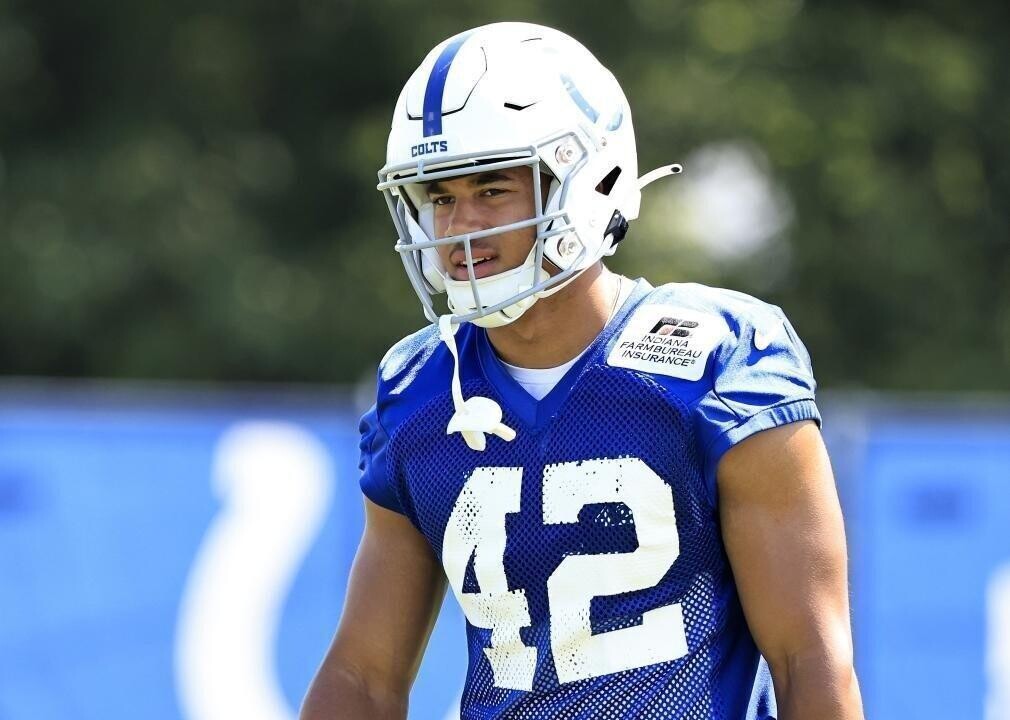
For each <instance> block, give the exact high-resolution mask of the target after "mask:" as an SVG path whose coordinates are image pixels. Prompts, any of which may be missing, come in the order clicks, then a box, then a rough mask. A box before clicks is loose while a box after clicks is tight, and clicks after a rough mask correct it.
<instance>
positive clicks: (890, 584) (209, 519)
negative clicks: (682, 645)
mask: <svg viewBox="0 0 1010 720" xmlns="http://www.w3.org/2000/svg"><path fill="white" fill-rule="evenodd" d="M823 408H824V410H825V412H824V414H825V419H826V429H825V432H826V437H827V439H828V443H829V446H830V449H831V451H832V458H833V462H834V464H835V468H836V473H837V476H838V482H839V489H840V492H841V495H842V500H843V505H844V507H845V511H846V521H847V523H848V530H849V542H850V556H851V575H852V586H853V611H854V630H855V641H856V651H857V671H858V672H859V674H860V680H861V682H862V687H863V692H864V698H865V701H866V709H867V716H868V717H877V718H885V719H886V718H907V717H915V718H951V717H957V718H975V717H986V718H987V720H1005V718H1010V702H1008V696H1010V529H1008V525H1010V522H1008V518H1010V407H1008V408H995V409H994V408H992V407H988V408H975V409H971V408H969V409H966V408H965V407H964V406H963V405H957V406H955V405H949V404H941V403H933V404H929V405H922V404H916V405H910V404H908V403H896V402H892V403H888V404H881V403H880V402H879V401H874V402H849V401H846V402H842V401H836V402H834V403H830V402H829V403H825V404H824V405H823ZM358 412H359V410H358V408H357V407H356V406H355V403H354V402H353V400H352V398H351V397H349V396H345V395H340V394H329V395H323V393H313V394H311V395H310V394H308V393H306V394H304V395H302V394H298V393H292V392H289V391H281V392H267V391H262V392H261V391H256V392H252V393H225V392H221V391H214V392H205V391H201V390H193V389H191V390H164V389H162V390H152V389H145V390H142V391H136V390H133V391H125V392H124V391H122V390H121V389H119V388H118V387H112V388H108V387H103V388H98V389H84V390H82V389H80V388H61V389H59V390H54V389H52V388H48V387H46V388H41V389H34V388H32V389H28V390H25V389H23V388H22V389H18V388H13V389H12V388H7V389H5V390H4V391H2V392H0V718H3V719H4V720H7V719H8V718H12V719H15V720H28V719H30V720H50V719H52V720H57V719H59V720H63V719H65V718H75V719H79V720H92V719H94V720H115V719H117V718H124V719H125V718H130V719H131V720H132V719H133V718H145V720H176V719H180V718H181V719H184V720H233V719H234V718H236V717H242V718H244V720H257V719H260V720H288V719H290V718H294V717H296V715H297V707H298V703H299V702H300V700H301V697H302V695H303V693H304V692H305V688H306V686H307V684H308V681H309V680H310V678H311V676H312V674H313V672H314V670H315V667H316V665H317V664H318V662H319V661H320V659H321V658H322V655H323V653H324V652H325V649H326V647H327V645H328V644H329V640H330V637H331V635H332V632H333V630H334V628H335V626H336V623H337V621H338V619H339V615H340V610H341V606H342V603H343V596H344V591H345V589H346V579H347V573H348V569H349V567H350V563H351V561H352V559H353V556H354V552H355V549H356V546H357V541H358V538H359V535H360V532H361V524H362V510H361V502H362V501H361V495H360V492H359V490H358V487H357V470H356V465H357V416H358ZM462 624H463V620H462V615H461V613H460V612H459V610H458V608H457V607H456V603H455V601H454V600H452V599H451V598H449V599H448V600H447V602H446V606H445V608H444V610H443V613H442V617H441V618H440V620H439V624H438V626H437V628H436V631H435V633H434V635H433V637H432V640H431V644H430V646H429V652H428V654H427V656H426V659H425V663H424V665H423V667H422V670H421V674H420V677H419V679H418V682H417V685H416V686H415V692H414V694H413V695H412V700H411V703H412V704H411V717H412V718H418V719H420V718H425V719H426V720H428V719H431V718H435V719H436V720H441V718H445V717H452V716H453V712H454V708H455V707H456V704H457V699H458V694H459V691H460V689H461V685H462V679H463V672H464V663H465V652H464V647H465V646H464V643H463V628H462Z"/></svg>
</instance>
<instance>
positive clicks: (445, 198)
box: [428, 195, 452, 206]
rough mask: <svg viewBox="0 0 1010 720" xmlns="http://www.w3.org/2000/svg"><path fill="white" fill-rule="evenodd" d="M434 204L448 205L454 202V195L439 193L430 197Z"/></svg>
mask: <svg viewBox="0 0 1010 720" xmlns="http://www.w3.org/2000/svg"><path fill="white" fill-rule="evenodd" d="M428 199H429V201H430V202H431V204H432V205H435V206H438V205H448V204H449V203H451V202H452V195H439V196H438V197H432V198H428Z"/></svg>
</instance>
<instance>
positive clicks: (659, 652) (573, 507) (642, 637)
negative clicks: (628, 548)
mask: <svg viewBox="0 0 1010 720" xmlns="http://www.w3.org/2000/svg"><path fill="white" fill-rule="evenodd" d="M617 502H621V503H624V504H625V505H627V506H628V507H629V508H631V513H632V516H633V517H634V518H635V531H636V532H637V534H638V549H637V550H635V551H634V552H631V553H611V554H607V555H569V556H568V557H566V558H565V559H564V560H563V561H562V562H561V564H560V565H558V568H557V570H555V571H554V573H553V574H552V575H551V576H550V578H548V580H547V598H548V602H549V604H550V609H551V649H552V650H553V651H554V665H555V667H556V668H557V671H558V682H562V683H566V682H571V681H573V680H583V679H585V678H590V677H596V676H598V675H608V674H610V673H615V672H619V671H621V670H630V669H631V668H636V667H643V666H645V665H652V664H654V663H659V662H666V661H667V660H675V659H677V658H679V657H680V656H681V655H685V654H687V636H686V634H685V632H684V613H683V610H682V609H681V606H680V605H679V604H677V603H675V604H673V605H666V606H664V607H659V608H655V609H654V610H649V611H648V612H645V613H643V614H642V624H641V625H637V626H634V627H628V628H622V629H620V630H612V631H610V632H605V633H600V634H598V635H593V629H592V626H591V625H590V622H589V604H590V601H591V600H592V599H593V598H594V597H595V596H597V595H617V594H619V593H626V592H633V591H635V590H644V589H646V588H649V587H652V586H654V585H656V584H657V583H658V582H659V581H660V580H662V579H663V576H664V575H666V572H667V571H668V570H669V569H670V566H671V565H673V562H674V561H675V560H676V559H677V556H678V555H680V541H679V538H678V537H677V518H676V516H675V515H674V511H673V492H672V491H671V490H670V487H669V486H668V485H667V484H666V483H664V482H663V480H662V478H660V477H659V476H658V475H657V474H656V473H655V472H653V470H652V468H650V467H649V466H648V465H646V464H645V463H644V462H642V461H641V460H639V459H637V458H628V459H624V460H590V461H584V462H579V463H561V464H560V465H549V466H548V467H546V468H545V469H544V522H545V523H548V524H553V523H573V522H577V521H578V517H579V510H581V509H582V507H583V506H585V505H589V504H591V503H617Z"/></svg>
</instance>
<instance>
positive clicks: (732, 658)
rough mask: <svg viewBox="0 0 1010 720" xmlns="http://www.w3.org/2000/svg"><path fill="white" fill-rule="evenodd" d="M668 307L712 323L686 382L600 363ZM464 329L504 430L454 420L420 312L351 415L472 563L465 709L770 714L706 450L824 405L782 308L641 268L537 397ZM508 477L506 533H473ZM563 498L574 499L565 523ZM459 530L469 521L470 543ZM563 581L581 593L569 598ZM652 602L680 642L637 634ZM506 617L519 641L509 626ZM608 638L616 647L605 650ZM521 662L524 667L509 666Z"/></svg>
mask: <svg viewBox="0 0 1010 720" xmlns="http://www.w3.org/2000/svg"><path fill="white" fill-rule="evenodd" d="M674 311H678V312H679V311H683V312H684V313H693V314H692V315H691V317H695V318H700V320H696V321H694V326H699V323H700V328H701V329H704V328H705V327H706V326H707V327H708V329H709V330H712V329H713V328H714V329H715V331H716V332H714V334H712V337H713V338H714V340H713V341H712V343H711V344H710V345H708V346H695V347H700V348H701V350H698V351H697V352H698V353H699V356H698V358H697V360H698V362H699V363H702V362H703V363H704V366H703V369H702V367H701V366H699V368H698V370H699V374H700V377H699V378H698V379H690V378H689V377H685V375H687V374H688V373H687V372H680V371H679V370H677V371H674V372H648V371H644V370H641V369H633V368H628V367H622V366H620V365H619V364H615V363H614V362H612V361H613V356H612V352H613V350H614V348H615V346H617V344H618V342H619V340H620V339H621V338H622V337H625V335H622V331H626V330H627V329H628V328H632V329H633V328H634V327H635V326H636V325H635V324H636V323H638V324H640V321H642V320H645V321H647V323H651V322H652V320H653V316H662V317H663V319H664V321H665V320H666V319H668V318H667V315H668V314H669V313H671V312H674ZM694 326H692V327H694ZM457 345H458V347H459V352H460V372H461V378H462V380H463V394H464V396H465V397H472V396H474V395H483V396H486V397H490V398H493V399H494V400H496V401H497V402H498V403H499V404H500V405H501V406H502V408H503V410H504V421H505V423H506V424H507V425H509V426H510V427H513V428H515V429H516V430H517V437H516V439H515V440H513V441H512V442H511V443H506V442H503V441H501V440H500V439H498V438H491V439H489V443H488V447H487V449H486V450H485V451H484V452H481V453H478V452H474V451H472V450H470V449H469V448H467V447H466V445H465V443H464V442H463V440H462V438H461V437H460V436H459V435H452V436H449V435H446V430H445V428H446V424H447V423H448V421H449V418H450V416H451V415H452V412H453V405H452V400H451V397H450V392H449V379H450V377H451V373H452V360H451V358H450V357H449V353H448V350H447V349H446V348H444V347H443V346H441V345H440V344H439V340H438V335H437V332H434V331H433V330H432V329H426V330H423V331H421V332H420V333H417V334H415V335H413V336H411V337H409V338H407V339H406V340H404V341H402V342H401V343H400V344H398V345H397V346H395V347H394V348H393V349H392V350H391V351H390V353H388V354H387V356H386V357H385V358H384V359H383V362H382V363H381V365H380V372H379V385H378V391H377V402H376V406H375V407H374V408H373V409H372V410H371V411H369V413H367V414H366V415H365V417H364V418H363V419H362V423H361V432H362V442H361V448H362V453H361V458H362V461H361V467H362V479H361V486H362V490H363V491H364V492H365V494H366V495H367V496H368V497H369V498H370V499H371V500H372V501H373V502H376V503H378V504H380V505H382V506H384V507H386V508H389V509H392V510H395V511H397V512H401V513H403V514H404V515H406V516H407V517H408V518H409V519H410V521H411V522H412V523H413V524H414V525H415V526H416V527H417V528H418V529H419V531H420V532H421V533H422V534H423V535H424V536H425V538H427V540H428V541H429V543H430V544H431V546H432V548H433V550H434V552H435V553H436V555H437V556H438V557H439V558H440V559H441V560H442V561H443V563H445V564H446V567H447V569H448V568H449V567H450V566H452V564H453V563H454V562H455V563H456V566H458V564H459V561H460V557H463V558H464V561H465V557H466V555H469V560H468V561H465V562H466V571H465V573H463V574H462V576H461V577H453V576H450V584H451V585H452V586H453V590H454V592H455V593H456V594H457V598H458V599H459V600H460V601H461V604H463V605H464V609H465V610H468V612H467V638H468V644H469V660H470V662H469V667H468V672H467V680H466V686H465V690H464V693H463V699H462V702H461V709H460V713H461V718H463V719H464V720H471V719H474V720H476V719H478V718H479V719H490V718H513V719H515V720H535V719H539V718H552V719H555V718H559V719H562V720H580V719H582V718H605V719H610V718H615V719H616V718H642V719H643V720H666V719H668V718H686V719H689V720H702V719H705V720H724V719H725V720H730V719H732V720H738V719H744V718H746V719H747V720H750V719H751V718H754V719H759V718H774V717H775V703H774V697H773V695H772V691H771V683H770V678H769V676H768V673H767V669H766V668H765V667H764V666H763V664H761V658H760V655H759V653H758V651H757V649H756V647H755V645H754V642H753V639H752V638H751V635H750V632H749V630H748V628H747V625H746V622H745V620H744V618H743V614H742V611H741V608H740V602H739V598H738V596H737V593H736V588H735V586H734V584H733V578H732V573H731V571H730V568H729V564H728V560H727V558H726V554H725V550H724V548H723V545H722V542H721V537H720V530H719V524H718V510H717V494H716V491H715V490H716V488H715V467H716V465H717V464H718V460H719V458H720V457H721V456H722V454H723V453H724V452H725V451H726V450H728V449H729V448H730V447H732V446H733V445H734V444H736V443H738V442H740V441H741V440H743V439H744V438H746V437H748V436H749V435H751V434H753V433H754V432H758V431H760V430H762V429H765V428H769V427H773V426H775V425H780V424H783V423H787V422H793V421H796V420H803V419H810V420H815V421H817V422H819V415H818V412H817V409H816V406H815V404H814V401H813V397H814V387H815V386H814V381H813V377H812V372H811V369H810V362H809V356H808V355H807V353H806V351H805V349H804V348H803V346H802V344H801V343H800V341H799V340H798V339H797V338H796V335H795V333H794V332H793V330H792V328H791V327H790V326H789V324H788V321H786V320H785V318H784V317H783V315H782V313H781V311H779V310H778V309H777V308H774V307H772V306H769V305H766V304H764V303H761V302H759V301H757V300H754V299H753V298H749V297H747V296H745V295H742V294H739V293H732V292H729V291H725V290H716V289H712V288H707V287H704V286H700V285H666V286H662V287H660V288H656V289H653V288H651V287H650V286H649V285H648V283H645V282H644V281H639V282H638V284H637V285H636V288H635V291H634V292H633V294H632V297H631V298H630V299H629V301H628V302H626V303H625V305H624V307H623V308H622V309H621V311H620V312H619V313H618V316H617V317H615V318H614V321H613V322H611V323H610V325H608V327H607V328H606V329H605V330H604V331H603V333H601V335H600V336H599V337H598V338H597V339H596V341H594V343H593V344H592V345H590V347H589V348H588V350H587V351H586V352H585V354H584V355H583V356H582V357H581V358H580V359H579V361H578V362H577V363H576V364H575V365H574V366H573V367H572V368H571V369H570V370H569V371H568V373H567V374H566V375H565V377H564V378H562V380H561V381H560V382H559V383H558V385H557V386H556V387H555V388H554V389H553V390H552V391H551V392H550V393H548V395H547V396H546V397H544V398H543V399H542V400H541V401H536V400H534V399H533V398H531V397H530V396H529V395H528V394H526V393H525V392H524V391H523V390H522V389H521V388H520V387H519V386H518V384H517V383H516V382H515V381H514V380H513V379H512V378H511V377H509V375H508V374H507V372H506V371H505V370H504V368H502V367H501V365H500V363H498V362H497V361H496V359H495V356H494V351H493V349H492V348H491V346H490V343H489V342H488V340H487V336H486V333H485V331H483V330H481V329H479V328H476V327H474V326H471V325H466V326H464V327H463V328H461V329H460V330H459V332H458V333H457ZM481 473H485V474H484V475H482V474H481ZM487 473H491V475H487ZM495 473H497V475H495ZM607 473H610V474H609V475H608V474H607ZM562 476H564V477H568V478H570V479H571V478H574V480H570V481H565V482H569V484H568V485H566V484H564V482H562V481H561V480H559V478H561V477H562ZM604 476H606V477H604ZM478 478H487V479H488V482H486V483H484V484H479V483H478ZM509 479H510V481H514V482H515V483H517V484H516V485H515V487H516V488H517V489H516V491H515V492H516V494H515V497H514V498H513V500H514V504H513V505H512V506H510V507H509V508H508V510H509V511H508V512H505V511H504V510H501V509H499V511H498V512H499V514H498V515H495V518H496V520H495V522H497V523H500V525H501V528H500V530H501V532H500V536H499V535H497V534H494V537H493V538H491V536H482V535H480V533H479V532H477V531H475V530H474V528H475V527H476V525H475V524H476V523H479V522H482V520H481V518H483V517H484V516H483V515H480V513H482V512H484V513H487V512H490V513H492V514H493V513H494V512H495V509H494V507H493V506H494V502H496V501H497V500H496V498H492V497H491V496H490V495H488V496H487V497H486V498H482V497H481V493H492V492H500V491H501V488H502V487H503V485H502V483H503V482H505V480H509ZM495 483H498V484H497V485H495ZM610 483H613V485H614V487H607V485H608V484H610ZM657 483H658V484H659V485H658V487H659V488H661V489H662V491H661V492H660V494H659V495H656V494H655V491H656V488H657ZM591 488H595V489H592V490H590V489H591ZM594 493H595V494H594ZM650 493H651V494H650ZM573 496H578V497H573ZM657 499H658V502H657ZM671 501H672V502H671ZM482 503H484V504H483V505H482ZM559 503H561V504H563V505H566V506H567V507H569V510H570V511H571V509H572V508H574V509H575V511H577V512H573V514H571V516H570V517H567V518H564V519H563V520H561V521H559V520H558V517H557V516H558V509H557V508H558V504H559ZM573 503H574V505H573ZM657 507H658V509H656V508H657ZM489 508H490V509H489ZM664 508H665V509H664ZM478 516H479V517H478ZM664 523H665V524H664ZM489 527H492V530H493V531H494V533H497V532H498V530H499V529H498V528H497V525H495V524H494V523H492V524H491V525H490V526H489ZM652 528H659V529H661V530H662V532H659V533H656V532H652V531H651V529H652ZM461 533H462V534H463V535H464V536H466V537H471V536H472V537H474V538H476V541H475V543H474V546H473V547H472V548H471V547H470V546H469V545H466V544H464V545H463V546H462V550H463V552H464V555H462V556H460V555H459V552H460V546H459V541H458V539H457V538H458V537H460V536H461ZM467 533H470V535H467ZM474 533H476V534H474ZM482 538H483V540H484V544H482V543H481V540H482ZM488 538H491V539H490V540H489V539H488ZM492 540H493V542H492ZM496 543H497V544H496ZM496 563H497V564H496ZM578 563H585V564H584V565H578ZM456 566H454V567H456ZM576 567H585V568H603V569H605V572H600V573H593V572H588V573H578V572H576V573H574V574H573V573H572V572H570V571H571V570H572V569H573V568H576ZM489 568H491V569H490V570H489ZM494 568H500V572H501V573H503V575H504V578H503V580H502V582H503V583H507V588H505V587H499V588H497V589H495V588H491V587H482V582H484V581H488V582H489V583H493V582H495V581H496V577H497V575H495V572H499V571H496V570H494ZM482 569H483V570H482ZM482 572H483V575H482ZM489 578H490V580H489ZM565 578H567V580H565ZM643 578H645V580H644V581H643ZM566 582H567V583H568V584H567V585H566V584H565V583H566ZM593 587H599V588H601V590H602V591H601V592H598V593H594V592H592V588H593ZM586 588H588V589H589V590H588V592H585V590H586ZM495 592H498V594H497V595H496V594H495ZM571 592H583V596H584V598H583V599H584V600H585V602H583V604H582V605H579V603H578V602H569V598H568V596H567V595H566V593H571ZM506 595H507V596H508V597H505V596H506ZM517 597H519V598H520V599H519V600H517ZM474 600H479V601H480V602H477V603H474V602H473V601H474ZM516 602H518V603H519V608H520V609H519V610H518V611H516V610H515V607H516V605H515V603H516ZM481 603H483V604H481ZM503 603H505V604H503ZM509 603H511V605H509ZM509 607H511V608H512V609H511V610H508V608H509ZM475 608H476V609H475ZM673 609H675V610H673ZM671 610H673V611H672V612H671ZM517 612H518V614H516V613H517ZM510 613H511V614H510ZM659 615H662V616H663V617H664V618H665V620H664V621H663V622H664V624H662V625H655V624H653V625H650V626H649V627H663V628H666V629H669V628H675V629H679V630H680V631H681V632H682V633H683V637H684V640H685V641H686V644H685V646H684V647H683V649H682V650H676V651H673V650H670V647H672V646H673V645H675V644H676V643H675V642H674V639H673V637H672V636H671V637H670V639H669V642H668V643H667V642H666V637H663V638H662V642H659V643H656V642H655V641H654V640H649V639H646V640H644V641H643V640H642V636H641V634H638V635H636V633H635V630H634V629H635V628H637V627H640V626H641V627H644V626H646V625H647V624H648V623H651V622H652V621H653V620H655V619H656V618H658V617H659ZM517 618H518V619H517ZM647 621H648V623H647ZM580 623H581V624H582V625H588V628H589V630H588V631H586V632H583V634H582V635H579V634H578V632H577V630H575V631H573V630H572V628H576V629H577V628H578V627H579V626H580ZM517 627H518V640H516V639H515V638H513V639H512V641H510V642H511V643H512V644H511V646H510V645H509V642H503V641H502V640H501V638H503V637H505V636H506V635H508V632H511V631H514V630H516V628H517ZM496 633H501V635H500V636H496ZM496 637H498V640H497V641H496ZM601 638H603V639H604V640H605V641H606V642H605V643H604V646H605V647H609V648H611V651H610V652H609V653H604V654H603V655H601V654H600V652H598V647H600V645H599V643H598V640H599V639H601ZM635 638H637V639H635ZM496 642H497V646H496ZM643 642H644V644H645V645H649V646H650V647H651V649H648V648H647V649H643V648H642V647H641V646H642V643H643ZM636 643H637V645H636ZM650 643H652V644H654V645H656V647H652V646H651V645H650ZM594 647H597V650H594ZM496 648H497V649H496ZM509 648H511V649H509ZM624 648H627V652H626V653H625V652H623V649H624ZM503 653H504V656H505V657H504V659H503ZM558 653H560V655H559V654H558ZM650 653H652V654H650ZM635 658H638V659H637V660H636V659H635ZM641 658H645V660H642V659H641ZM653 660H655V661H653ZM496 663H497V664H496ZM515 667H521V668H526V669H525V670H523V671H522V672H523V673H525V672H528V676H524V677H523V679H517V678H518V677H519V676H518V675H515V676H509V672H510V670H509V668H515ZM503 668H505V669H504V670H503ZM520 675H522V673H520ZM573 678H574V679H573Z"/></svg>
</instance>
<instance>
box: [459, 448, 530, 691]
mask: <svg viewBox="0 0 1010 720" xmlns="http://www.w3.org/2000/svg"><path fill="white" fill-rule="evenodd" d="M522 480H523V469H522V468H487V467H483V468H477V469H476V470H474V471H473V475H471V476H470V479H469V480H467V481H466V485H464V486H463V491H462V492H461V493H460V494H459V498H457V500H456V504H455V506H454V507H453V508H452V515H451V516H450V517H449V524H448V526H446V528H445V539H444V540H443V542H442V563H443V565H445V573H446V576H447V577H448V578H449V584H450V585H451V586H452V590H453V592H454V593H455V594H456V599H457V600H459V604H460V607H462V608H463V612H464V613H465V614H466V617H467V619H468V620H469V621H470V624H471V625H474V626H476V627H482V628H488V629H490V630H491V647H489V648H485V650H484V654H485V655H486V656H487V659H488V661H489V662H490V663H491V670H492V672H493V673H494V684H495V685H496V686H498V687H502V688H511V689H513V690H530V689H532V688H533V672H534V671H535V670H536V666H537V649H536V648H531V647H526V646H525V645H523V641H522V639H521V638H520V637H519V629H520V628H523V627H527V626H528V625H529V624H530V607H529V603H527V601H526V591H525V590H513V591H511V592H510V591H509V589H508V580H507V579H506V577H505V560H504V557H505V516H506V515H507V514H508V513H515V512H519V500H520V495H521V492H522ZM471 556H472V557H473V569H474V574H475V575H476V576H477V584H478V585H480V592H479V593H464V592H463V578H464V576H465V575H466V567H467V565H469V563H470V558H471Z"/></svg>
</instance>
